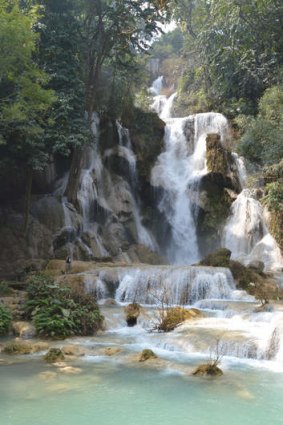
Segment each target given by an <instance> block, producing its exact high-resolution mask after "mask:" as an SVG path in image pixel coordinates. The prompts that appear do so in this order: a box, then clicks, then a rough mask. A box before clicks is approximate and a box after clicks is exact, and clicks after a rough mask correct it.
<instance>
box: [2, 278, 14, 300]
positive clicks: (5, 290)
mask: <svg viewBox="0 0 283 425" xmlns="http://www.w3.org/2000/svg"><path fill="white" fill-rule="evenodd" d="M11 293H12V289H11V288H10V287H9V283H8V282H5V280H2V281H1V282H0V296H1V297H3V296H6V295H10V294H11Z"/></svg>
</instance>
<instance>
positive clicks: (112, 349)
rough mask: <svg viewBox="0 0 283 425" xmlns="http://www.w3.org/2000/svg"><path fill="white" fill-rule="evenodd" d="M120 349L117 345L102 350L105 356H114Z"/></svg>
mask: <svg viewBox="0 0 283 425" xmlns="http://www.w3.org/2000/svg"><path fill="white" fill-rule="evenodd" d="M121 351H122V349H121V348H119V347H107V348H105V350H104V354H105V355H106V356H109V357H112V356H115V355H116V354H119V353H121Z"/></svg>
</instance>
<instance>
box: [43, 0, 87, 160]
mask: <svg viewBox="0 0 283 425" xmlns="http://www.w3.org/2000/svg"><path fill="white" fill-rule="evenodd" d="M42 4H43V6H45V8H44V14H43V16H42V19H41V20H40V23H38V25H37V27H36V28H37V33H38V35H39V37H40V39H39V52H38V61H39V64H40V66H41V67H42V68H44V69H45V71H46V72H47V73H48V74H49V75H50V76H51V77H50V80H49V82H48V87H49V88H51V89H53V90H54V91H55V92H56V96H57V100H56V102H55V103H54V104H53V107H52V109H51V111H50V114H49V117H48V120H47V122H46V125H45V132H44V141H45V144H46V146H47V148H48V150H49V152H52V153H60V154H62V155H64V156H68V155H69V154H70V151H71V150H72V149H73V148H75V147H79V146H81V145H83V144H84V143H86V142H87V141H88V140H90V137H91V136H90V131H89V126H88V123H87V120H86V119H85V116H84V114H85V112H84V101H85V84H84V78H85V76H84V69H83V61H82V57H81V54H80V52H81V51H83V40H82V37H81V22H80V21H79V19H77V14H78V13H79V11H78V9H77V5H76V3H75V2H74V1H72V0H70V1H67V0H61V1H60V7H58V4H56V2H52V1H50V0H42Z"/></svg>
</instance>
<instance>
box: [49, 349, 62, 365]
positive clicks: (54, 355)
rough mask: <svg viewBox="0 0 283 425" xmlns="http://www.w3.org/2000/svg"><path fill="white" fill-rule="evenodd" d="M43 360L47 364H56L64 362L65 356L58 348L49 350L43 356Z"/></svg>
mask: <svg viewBox="0 0 283 425" xmlns="http://www.w3.org/2000/svg"><path fill="white" fill-rule="evenodd" d="M44 360H45V361H46V362H47V363H56V362H58V361H62V360H65V356H64V354H63V352H62V350H60V348H50V349H49V351H48V353H47V354H45V356H44Z"/></svg>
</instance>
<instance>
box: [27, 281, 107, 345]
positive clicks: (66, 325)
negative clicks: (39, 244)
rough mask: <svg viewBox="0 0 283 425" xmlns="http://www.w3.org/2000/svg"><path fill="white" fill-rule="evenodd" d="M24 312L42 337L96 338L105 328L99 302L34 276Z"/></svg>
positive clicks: (29, 287)
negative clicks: (96, 332) (102, 325)
mask: <svg viewBox="0 0 283 425" xmlns="http://www.w3.org/2000/svg"><path fill="white" fill-rule="evenodd" d="M28 297H29V300H28V302H27V303H26V306H25V311H26V314H27V317H28V318H31V319H32V320H33V323H34V326H35V328H36V330H37V333H38V334H39V335H42V336H45V337H52V338H66V337H68V336H71V335H93V334H94V332H95V331H97V330H98V329H99V328H100V327H101V324H102V320H103V317H102V316H101V314H100V311H99V308H98V306H97V304H96V300H95V299H94V298H93V297H92V296H91V295H85V294H79V293H77V292H76V293H74V292H72V291H71V289H70V288H68V287H60V286H59V285H58V284H56V283H55V282H54V281H53V279H51V278H50V277H48V276H45V275H43V274H40V275H35V276H32V278H31V279H30V285H29V286H28Z"/></svg>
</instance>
